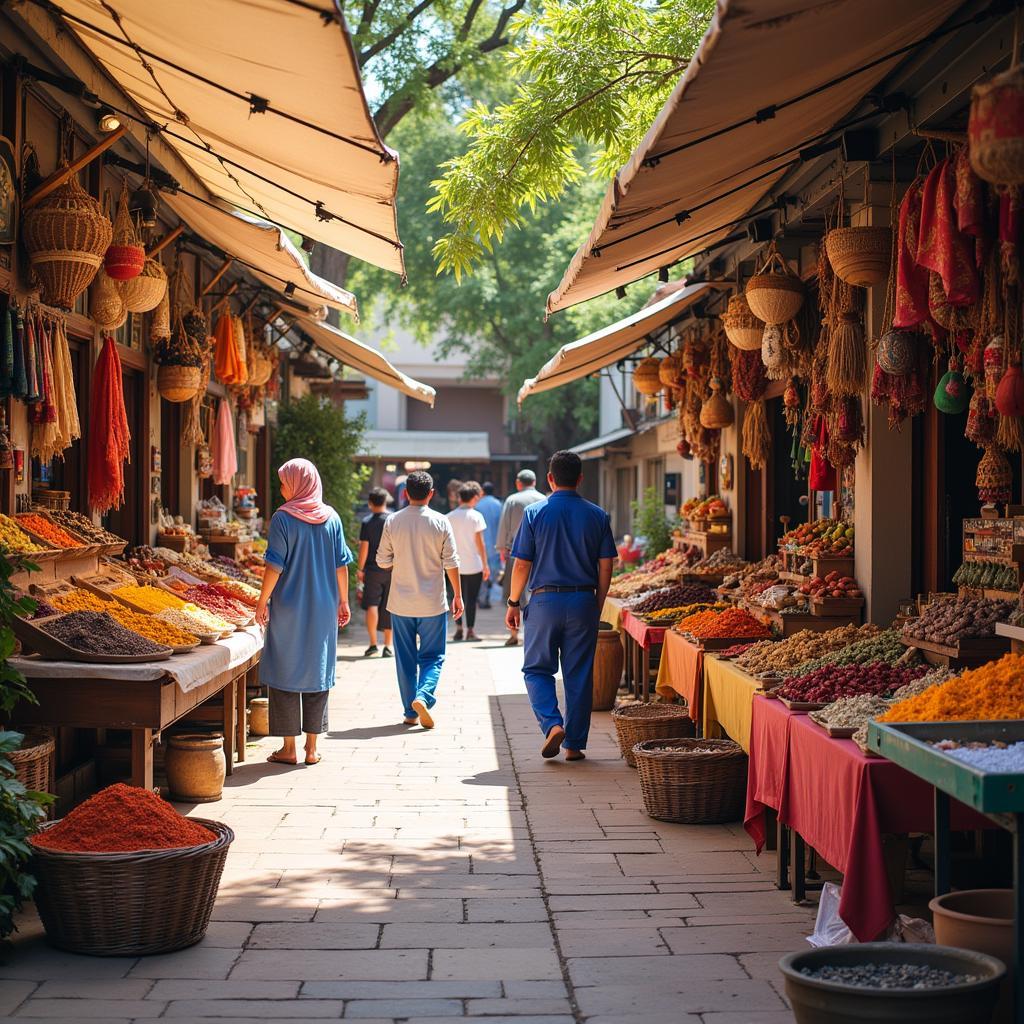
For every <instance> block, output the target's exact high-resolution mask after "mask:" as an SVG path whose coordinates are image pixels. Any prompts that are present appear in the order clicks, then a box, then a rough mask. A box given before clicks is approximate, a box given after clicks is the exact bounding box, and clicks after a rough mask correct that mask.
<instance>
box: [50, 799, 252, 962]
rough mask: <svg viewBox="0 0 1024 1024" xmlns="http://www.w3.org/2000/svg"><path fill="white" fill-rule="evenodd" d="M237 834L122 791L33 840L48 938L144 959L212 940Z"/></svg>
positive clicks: (94, 952) (92, 802)
mask: <svg viewBox="0 0 1024 1024" xmlns="http://www.w3.org/2000/svg"><path fill="white" fill-rule="evenodd" d="M234 838H235V834H234V832H233V831H232V830H231V829H230V828H229V827H228V826H227V825H224V824H221V823H220V822H218V821H208V820H207V819H205V818H185V817H183V816H182V815H180V814H178V812H177V811H176V810H174V808H173V807H171V806H170V804H167V803H165V802H164V801H163V800H161V799H160V797H159V796H157V795H156V794H155V793H153V792H151V791H149V790H146V789H140V788H138V787H135V786H126V785H123V784H120V783H118V784H117V785H114V786H108V787H107V788H106V789H104V790H102V791H101V792H99V793H97V794H96V795H95V796H93V797H91V798H90V799H89V800H87V801H86V802H85V803H83V804H81V805H80V806H79V807H76V808H75V810H73V811H72V812H71V813H70V814H68V815H67V816H66V817H64V818H61V819H60V820H59V821H55V822H53V823H51V824H49V825H44V826H43V827H42V829H40V831H39V832H38V833H37V834H36V835H35V836H33V837H32V846H33V848H34V855H33V870H34V873H35V876H36V879H37V883H38V884H37V887H36V893H35V900H36V907H37V909H38V910H39V916H40V918H41V919H42V922H43V927H44V928H45V929H46V938H47V939H48V941H49V942H50V943H52V944H53V945H54V946H57V947H59V948H60V949H66V950H70V951H71V952H74V953H85V954H88V955H90V956H141V955H144V954H147V953H169V952H171V951H172V950H175V949H183V948H184V947H185V946H191V945H194V944H195V943H196V942H198V941H199V940H200V939H201V938H202V937H203V936H204V935H205V934H206V929H207V926H208V925H209V923H210V915H211V913H212V912H213V904H214V901H215V900H216V898H217V889H218V886H219V885H220V876H221V873H222V871H223V870H224V861H225V859H226V858H227V852H228V847H229V846H230V845H231V842H232V840H233V839H234Z"/></svg>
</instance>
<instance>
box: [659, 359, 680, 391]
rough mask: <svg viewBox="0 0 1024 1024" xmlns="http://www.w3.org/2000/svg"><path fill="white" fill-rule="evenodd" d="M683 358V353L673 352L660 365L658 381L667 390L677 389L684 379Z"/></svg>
mask: <svg viewBox="0 0 1024 1024" xmlns="http://www.w3.org/2000/svg"><path fill="white" fill-rule="evenodd" d="M683 373H684V370H683V356H682V353H681V352H673V353H672V354H671V355H669V356H665V358H664V359H662V361H661V362H660V363H659V364H658V379H659V380H660V381H661V383H662V384H663V385H664V386H665V387H667V388H677V387H679V385H680V380H679V378H680V377H682V375H683Z"/></svg>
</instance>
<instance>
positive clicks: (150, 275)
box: [121, 259, 167, 313]
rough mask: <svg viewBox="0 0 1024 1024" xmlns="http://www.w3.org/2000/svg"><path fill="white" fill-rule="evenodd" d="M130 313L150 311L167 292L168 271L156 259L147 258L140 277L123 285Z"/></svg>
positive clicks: (122, 288) (123, 292)
mask: <svg viewBox="0 0 1024 1024" xmlns="http://www.w3.org/2000/svg"><path fill="white" fill-rule="evenodd" d="M121 290H122V294H123V295H124V301H125V305H126V306H127V307H128V312H129V313H148V312H150V310H153V309H156V307H157V306H159V305H160V302H161V300H162V299H163V297H164V296H165V295H166V294H167V273H166V271H165V270H164V268H163V267H162V266H161V265H160V264H159V263H158V262H157V261H156V260H154V259H147V260H146V263H145V265H144V266H143V268H142V273H141V274H139V276H138V277H133V278H132V279H131V280H130V281H125V282H124V284H123V285H121Z"/></svg>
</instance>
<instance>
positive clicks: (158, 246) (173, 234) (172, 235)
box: [146, 224, 185, 257]
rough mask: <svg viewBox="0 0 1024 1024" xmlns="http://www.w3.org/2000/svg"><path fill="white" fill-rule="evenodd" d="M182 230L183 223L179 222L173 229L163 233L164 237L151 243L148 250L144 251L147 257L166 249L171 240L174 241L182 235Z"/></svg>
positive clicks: (183, 227)
mask: <svg viewBox="0 0 1024 1024" xmlns="http://www.w3.org/2000/svg"><path fill="white" fill-rule="evenodd" d="M184 231H185V225H184V224H179V225H178V226H177V227H176V228H174V230H173V231H168V232H167V234H166V235H164V237H163V238H161V239H160V241H159V242H154V243H153V245H152V246H151V247H150V249H149V251H148V252H147V253H146V255H147V256H149V257H153V256H155V255H156V254H157V253H158V252H163V250H164V249H166V248H167V246H169V245H170V244H171V242H176V241H177V240H178V239H179V238H180V237H181V236H182V234H183V233H184Z"/></svg>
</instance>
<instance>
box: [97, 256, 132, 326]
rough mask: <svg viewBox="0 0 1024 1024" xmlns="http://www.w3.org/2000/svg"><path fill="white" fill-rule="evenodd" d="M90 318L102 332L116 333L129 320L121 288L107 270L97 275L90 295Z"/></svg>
mask: <svg viewBox="0 0 1024 1024" xmlns="http://www.w3.org/2000/svg"><path fill="white" fill-rule="evenodd" d="M89 316H90V317H91V318H92V321H93V323H94V324H96V326H97V327H99V328H101V329H102V330H107V331H116V330H117V329H118V327H120V326H121V324H123V323H124V322H125V320H127V319H128V307H127V305H125V301H124V295H123V294H122V292H121V286H120V285H119V284H118V283H117V281H115V280H114V279H113V278H112V277H110V275H109V274H107V272H106V271H105V270H101V271H100V272H99V273H98V274H97V275H96V280H95V282H94V283H93V286H92V291H91V292H90V293H89Z"/></svg>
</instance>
